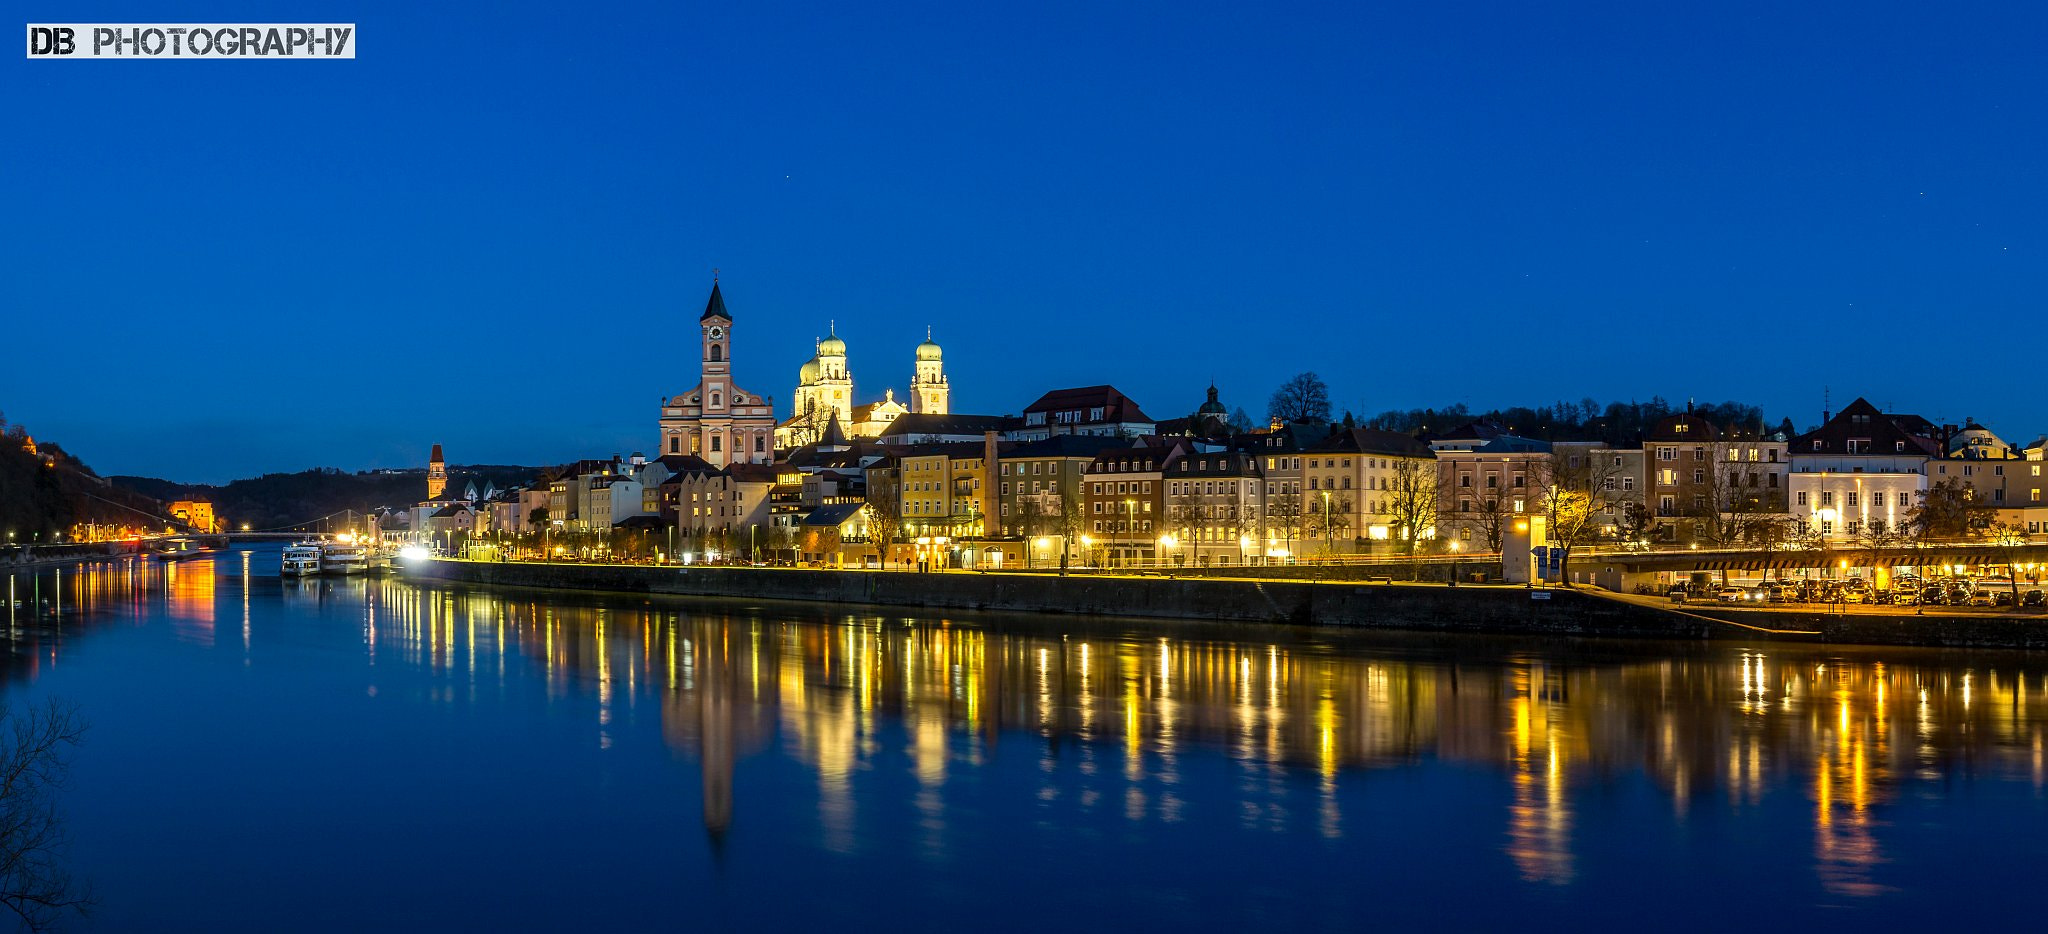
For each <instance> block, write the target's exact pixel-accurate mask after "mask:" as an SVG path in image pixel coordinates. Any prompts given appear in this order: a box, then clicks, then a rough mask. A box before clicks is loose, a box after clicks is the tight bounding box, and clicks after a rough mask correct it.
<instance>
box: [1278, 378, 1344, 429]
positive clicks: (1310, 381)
mask: <svg viewBox="0 0 2048 934" xmlns="http://www.w3.org/2000/svg"><path fill="white" fill-rule="evenodd" d="M1266 417H1268V418H1271V419H1273V420H1275V421H1281V422H1327V421H1329V420H1330V387H1329V385H1328V384H1326V383H1324V382H1323V380H1322V377H1320V376H1317V375H1316V374H1315V373H1314V372H1306V373H1297V374H1295V375H1294V377H1293V378H1292V379H1289V380H1288V381H1287V382H1284V383H1281V384H1280V388H1279V389H1276V390H1274V391H1273V398H1272V399H1271V400H1269V401H1268V402H1267V403H1266Z"/></svg>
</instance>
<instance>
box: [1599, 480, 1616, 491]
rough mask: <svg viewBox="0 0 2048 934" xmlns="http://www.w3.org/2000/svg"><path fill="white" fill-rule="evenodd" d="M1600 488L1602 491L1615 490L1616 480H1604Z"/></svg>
mask: <svg viewBox="0 0 2048 934" xmlns="http://www.w3.org/2000/svg"><path fill="white" fill-rule="evenodd" d="M1600 488H1601V489H1603V490H1612V489H1614V478H1613V477H1608V478H1606V479H1604V480H1602V481H1600Z"/></svg>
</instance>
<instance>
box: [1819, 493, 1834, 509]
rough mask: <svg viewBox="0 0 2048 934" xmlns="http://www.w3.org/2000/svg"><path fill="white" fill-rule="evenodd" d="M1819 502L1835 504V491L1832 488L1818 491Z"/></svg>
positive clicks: (1823, 504)
mask: <svg viewBox="0 0 2048 934" xmlns="http://www.w3.org/2000/svg"><path fill="white" fill-rule="evenodd" d="M1820 504H1821V505H1822V506H1833V505H1834V504H1835V491H1833V490H1822V491H1820Z"/></svg>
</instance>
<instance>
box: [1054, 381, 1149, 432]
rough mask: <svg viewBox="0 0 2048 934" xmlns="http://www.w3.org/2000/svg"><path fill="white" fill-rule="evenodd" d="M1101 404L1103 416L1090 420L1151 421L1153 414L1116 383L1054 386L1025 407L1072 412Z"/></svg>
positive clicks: (1090, 420)
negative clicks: (1147, 411)
mask: <svg viewBox="0 0 2048 934" xmlns="http://www.w3.org/2000/svg"><path fill="white" fill-rule="evenodd" d="M1097 407H1100V408H1101V409H1102V417H1101V418H1099V419H1089V422H1090V423H1095V424H1100V423H1102V422H1132V423H1136V422H1144V423H1147V424H1150V423H1151V421H1152V417H1151V416H1149V415H1146V414H1145V413H1144V412H1143V411H1141V410H1140V409H1139V408H1138V403H1137V402H1136V401H1135V400H1133V399H1132V398H1131V397H1129V396H1126V395H1124V394H1123V393H1121V392H1118V391H1117V388H1116V387H1115V386H1078V387H1075V388H1073V389H1055V390H1053V391H1051V392H1048V393H1046V394H1045V395H1042V396H1039V397H1038V401H1037V402H1033V403H1031V404H1030V405H1027V406H1025V407H1024V412H1025V413H1026V414H1030V413H1033V412H1069V411H1074V410H1077V409H1078V410H1088V409H1094V408H1097Z"/></svg>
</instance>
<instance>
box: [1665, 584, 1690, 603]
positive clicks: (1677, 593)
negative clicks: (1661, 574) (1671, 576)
mask: <svg viewBox="0 0 2048 934" xmlns="http://www.w3.org/2000/svg"><path fill="white" fill-rule="evenodd" d="M1664 596H1666V597H1669V598H1670V599H1671V602H1673V603H1684V602H1685V598H1686V596H1687V592H1686V589H1685V585H1684V584H1672V585H1671V589H1670V590H1667V591H1664Z"/></svg>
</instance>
